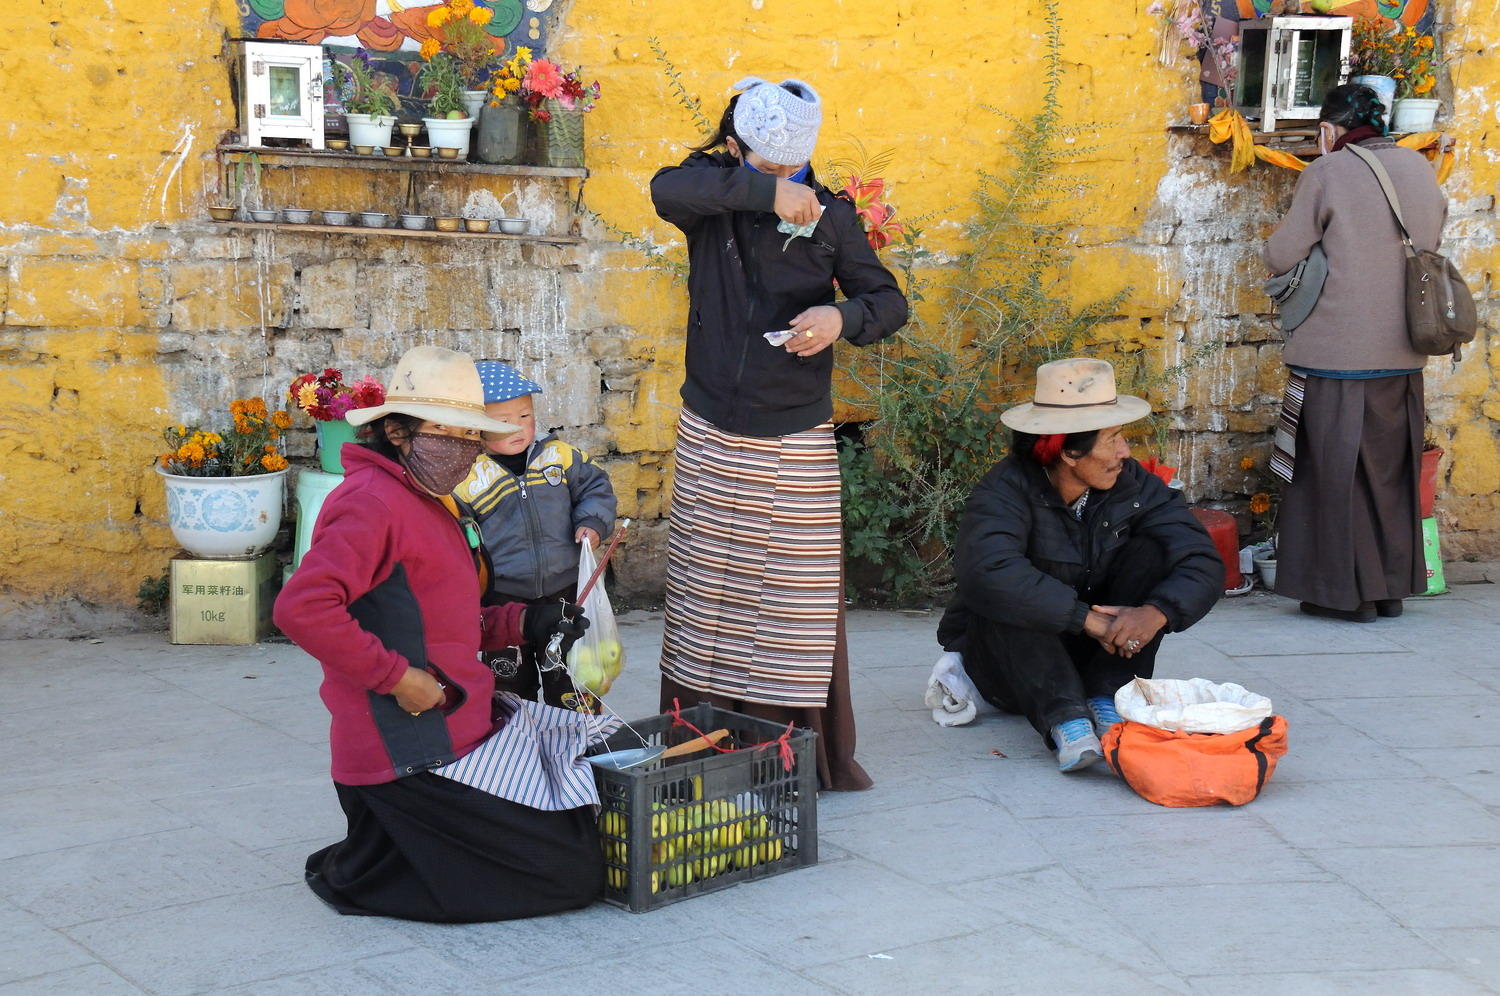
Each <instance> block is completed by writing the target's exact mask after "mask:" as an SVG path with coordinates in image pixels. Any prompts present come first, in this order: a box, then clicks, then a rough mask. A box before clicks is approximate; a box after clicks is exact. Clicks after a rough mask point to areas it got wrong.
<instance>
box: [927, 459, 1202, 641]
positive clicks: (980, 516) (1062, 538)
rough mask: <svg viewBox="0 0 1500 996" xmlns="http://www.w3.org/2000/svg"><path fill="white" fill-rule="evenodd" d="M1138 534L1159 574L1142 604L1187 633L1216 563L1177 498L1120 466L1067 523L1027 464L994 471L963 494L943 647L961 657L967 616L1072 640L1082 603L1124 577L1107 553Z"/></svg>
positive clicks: (1046, 484)
mask: <svg viewBox="0 0 1500 996" xmlns="http://www.w3.org/2000/svg"><path fill="white" fill-rule="evenodd" d="M1137 536H1146V537H1149V538H1151V539H1152V540H1154V541H1156V543H1157V545H1158V546H1160V548H1161V554H1162V563H1163V564H1165V565H1166V568H1167V575H1166V577H1165V578H1163V579H1162V581H1161V583H1160V584H1158V585H1157V586H1156V589H1155V590H1154V591H1152V592H1151V594H1150V595H1149V596H1147V598H1146V600H1145V604H1147V605H1154V606H1155V607H1156V608H1158V609H1160V610H1161V613H1162V615H1164V616H1166V617H1167V626H1166V632H1169V633H1175V632H1180V631H1181V630H1184V629H1187V628H1188V627H1189V626H1191V625H1192V624H1193V623H1195V622H1197V621H1198V620H1199V619H1202V618H1203V617H1204V616H1205V615H1207V614H1208V610H1209V609H1211V608H1213V606H1214V603H1215V602H1217V601H1218V600H1219V596H1220V595H1222V594H1223V590H1224V563H1223V561H1222V560H1220V559H1219V554H1218V552H1217V551H1216V550H1215V549H1214V544H1213V540H1211V539H1210V538H1209V536H1208V533H1206V532H1205V531H1204V529H1203V527H1202V526H1201V525H1199V523H1198V520H1197V519H1195V518H1194V517H1193V514H1192V512H1190V511H1189V510H1188V507H1187V503H1186V502H1184V501H1183V500H1182V495H1181V493H1179V492H1177V491H1174V490H1172V489H1171V488H1169V487H1167V486H1166V485H1165V484H1163V483H1162V482H1161V479H1160V478H1159V477H1157V476H1156V475H1155V474H1152V473H1150V472H1148V471H1146V470H1144V469H1143V468H1142V467H1141V465H1140V464H1139V463H1138V462H1136V461H1135V460H1129V459H1128V460H1126V461H1125V468H1124V470H1123V471H1121V473H1120V477H1119V480H1118V481H1117V482H1116V483H1115V486H1114V487H1112V488H1110V489H1109V490H1108V491H1095V492H1092V493H1091V494H1090V496H1089V500H1088V502H1087V503H1086V504H1085V505H1084V511H1083V521H1081V522H1080V521H1078V520H1077V519H1075V518H1073V515H1072V513H1071V512H1069V510H1068V508H1067V506H1065V505H1064V504H1063V500H1062V498H1061V496H1059V495H1058V493H1057V491H1056V490H1055V489H1054V488H1053V487H1052V484H1051V482H1050V481H1048V480H1047V472H1046V471H1045V470H1043V469H1042V468H1041V467H1040V466H1039V465H1037V464H1036V463H1034V462H1032V461H1031V460H1023V459H1020V458H1017V457H1008V458H1006V459H1004V460H1001V461H1000V462H999V463H997V464H996V465H995V466H994V467H993V468H992V469H991V470H990V472H989V473H988V474H986V475H985V476H984V479H983V480H981V481H980V482H979V484H978V485H976V486H975V488H974V493H973V494H972V495H970V496H969V503H968V506H967V507H966V508H965V510H964V518H963V523H962V525H961V526H960V527H959V531H958V539H957V541H956V542H955V543H954V546H953V569H954V573H955V575H956V577H957V580H958V592H957V594H956V596H955V597H954V600H953V603H952V605H951V606H950V607H949V609H948V611H947V612H946V613H944V615H943V620H942V623H941V624H940V625H939V626H938V642H940V643H941V644H942V645H943V647H944V649H947V650H958V651H962V650H963V649H964V648H963V646H962V636H963V634H964V633H965V632H966V631H967V630H968V623H969V617H970V615H971V614H972V615H980V616H984V617H985V618H987V619H990V620H993V621H994V622H997V623H1003V624H1005V625H1007V626H1018V627H1021V628H1023V629H1031V630H1036V631H1038V632H1042V633H1056V634H1063V633H1081V632H1082V631H1083V623H1084V620H1085V619H1086V618H1087V616H1088V612H1089V606H1090V604H1096V603H1097V599H1092V600H1091V596H1092V594H1093V592H1094V591H1095V590H1096V589H1099V588H1102V586H1103V584H1104V582H1105V580H1106V579H1107V578H1109V577H1111V576H1112V574H1113V573H1115V572H1118V571H1122V570H1127V569H1129V565H1128V564H1123V563H1119V562H1118V559H1117V557H1116V554H1118V553H1119V551H1120V548H1121V547H1123V546H1124V545H1125V544H1126V543H1127V542H1129V541H1130V540H1131V539H1133V538H1135V537H1137Z"/></svg>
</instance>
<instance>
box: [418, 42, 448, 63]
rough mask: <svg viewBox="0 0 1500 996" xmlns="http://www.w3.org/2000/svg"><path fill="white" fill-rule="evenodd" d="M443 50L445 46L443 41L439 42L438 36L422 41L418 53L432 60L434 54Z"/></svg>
mask: <svg viewBox="0 0 1500 996" xmlns="http://www.w3.org/2000/svg"><path fill="white" fill-rule="evenodd" d="M442 50H443V46H442V43H441V42H439V41H438V40H437V39H436V38H429V39H427V40H426V41H424V42H423V43H422V47H421V48H420V49H419V50H418V52H417V54H418V55H420V56H421V57H422V58H424V59H427V60H429V61H430V60H431V59H432V57H433V56H435V55H437V54H438V53H439V52H441V51H442Z"/></svg>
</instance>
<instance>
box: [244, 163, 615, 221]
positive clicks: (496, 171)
mask: <svg viewBox="0 0 1500 996" xmlns="http://www.w3.org/2000/svg"><path fill="white" fill-rule="evenodd" d="M218 151H219V153H220V155H222V156H223V157H224V159H225V160H226V161H227V162H230V163H239V162H258V163H259V164H260V165H261V166H311V167H321V168H325V169H373V170H387V171H395V172H401V173H477V174H484V175H488V176H515V177H554V178H558V179H567V178H571V177H579V178H583V177H587V176H588V175H589V171H588V169H587V168H584V167H577V168H573V167H564V166H492V165H490V164H488V163H471V162H464V161H460V160H457V159H428V158H419V157H417V156H387V155H384V154H382V153H376V154H374V155H368V156H363V155H360V154H359V153H357V152H333V151H330V150H322V151H314V150H311V149H258V148H250V147H248V146H243V145H222V146H220V147H219V150H218ZM443 234H446V233H443Z"/></svg>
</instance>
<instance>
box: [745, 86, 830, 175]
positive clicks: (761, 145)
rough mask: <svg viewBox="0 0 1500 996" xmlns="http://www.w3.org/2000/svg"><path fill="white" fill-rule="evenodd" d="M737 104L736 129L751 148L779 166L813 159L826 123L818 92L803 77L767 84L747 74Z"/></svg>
mask: <svg viewBox="0 0 1500 996" xmlns="http://www.w3.org/2000/svg"><path fill="white" fill-rule="evenodd" d="M734 89H736V90H740V91H743V92H742V93H741V94H740V99H739V100H738V101H737V102H736V103H735V105H734V131H735V134H737V135H739V137H740V138H741V139H743V140H744V142H745V144H746V145H748V146H749V147H750V151H751V152H754V153H755V154H756V155H757V156H760V157H761V158H762V159H765V160H767V161H769V162H773V163H776V164H777V165H778V166H801V165H802V164H803V163H805V162H807V161H808V160H809V159H811V158H812V153H813V146H814V145H816V144H817V143H818V127H819V126H820V125H821V124H822V123H823V103H822V101H820V100H819V99H818V92H817V91H816V90H814V89H813V88H812V87H810V86H808V85H807V84H806V83H804V82H802V81H801V80H782V81H781V82H780V83H767V82H766V81H765V80H763V79H761V78H760V77H759V76H746V77H745V78H744V79H742V80H740V81H739V82H738V83H736V84H735V85H734Z"/></svg>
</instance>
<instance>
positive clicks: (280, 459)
mask: <svg viewBox="0 0 1500 996" xmlns="http://www.w3.org/2000/svg"><path fill="white" fill-rule="evenodd" d="M260 465H261V466H262V467H264V468H266V470H267V471H268V472H270V473H275V472H276V471H278V470H286V468H287V466H288V464H287V460H286V457H284V456H282V455H281V454H280V453H267V454H266V455H265V456H263V457H261V458H260Z"/></svg>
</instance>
